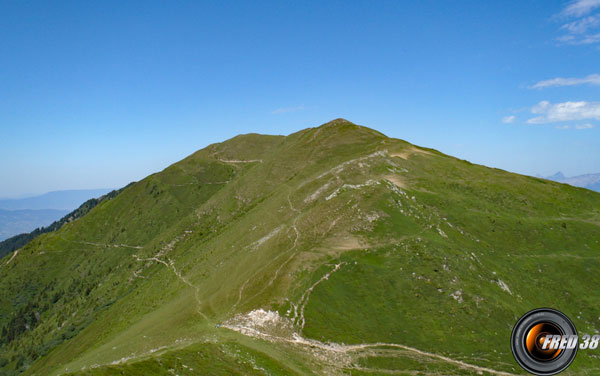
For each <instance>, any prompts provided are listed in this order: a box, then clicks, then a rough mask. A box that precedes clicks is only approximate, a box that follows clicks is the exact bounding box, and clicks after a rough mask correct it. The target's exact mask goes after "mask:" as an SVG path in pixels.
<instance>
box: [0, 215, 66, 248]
mask: <svg viewBox="0 0 600 376" xmlns="http://www.w3.org/2000/svg"><path fill="white" fill-rule="evenodd" d="M67 213H68V211H67V210H56V209H43V210H3V209H0V241H2V240H4V239H8V238H10V237H11V236H13V235H16V234H22V233H24V232H29V231H32V230H34V229H36V228H38V227H42V226H47V225H49V224H51V223H52V222H54V221H55V220H57V219H58V218H61V217H63V216H64V215H65V214H67Z"/></svg>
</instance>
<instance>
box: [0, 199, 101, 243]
mask: <svg viewBox="0 0 600 376" xmlns="http://www.w3.org/2000/svg"><path fill="white" fill-rule="evenodd" d="M109 191H110V189H78V190H65V191H54V192H48V193H45V194H43V195H39V196H33V197H25V198H18V199H0V241H3V240H5V239H8V238H10V237H12V236H14V235H17V234H23V233H28V232H30V231H33V230H35V229H37V228H39V227H45V226H48V225H50V224H51V223H52V222H54V221H57V220H59V219H60V218H62V217H63V216H65V215H66V214H67V213H69V212H71V211H73V210H74V209H76V208H78V207H79V206H80V205H81V204H82V203H84V202H85V201H87V200H89V199H91V198H96V197H100V196H102V195H104V194H106V193H108V192H109Z"/></svg>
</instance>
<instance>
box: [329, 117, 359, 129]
mask: <svg viewBox="0 0 600 376" xmlns="http://www.w3.org/2000/svg"><path fill="white" fill-rule="evenodd" d="M341 124H352V125H356V124H354V123H353V122H351V121H348V120H346V119H342V118H337V119H333V120H331V121H329V122H327V123H325V124H323V125H321V126H322V127H329V126H332V125H341Z"/></svg>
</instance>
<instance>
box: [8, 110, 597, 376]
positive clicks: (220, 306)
mask: <svg viewBox="0 0 600 376" xmlns="http://www.w3.org/2000/svg"><path fill="white" fill-rule="evenodd" d="M599 225H600V195H599V194H597V193H594V192H591V191H588V190H585V189H579V188H575V187H570V186H564V185H561V184H557V183H552V182H549V181H546V180H542V179H536V178H531V177H526V176H520V175H516V174H511V173H507V172H505V171H501V170H497V169H489V168H486V167H483V166H478V165H473V164H471V163H469V162H466V161H461V160H458V159H456V158H452V157H448V156H445V155H443V154H441V153H439V152H437V151H434V150H431V149H424V148H419V147H416V146H414V145H411V144H409V143H407V142H404V141H401V140H396V139H391V138H387V137H386V136H384V135H382V134H381V133H379V132H376V131H374V130H371V129H369V128H365V127H361V126H357V125H355V124H352V123H350V122H347V121H345V120H343V119H337V120H334V121H332V122H330V123H327V124H324V125H322V126H320V127H317V128H308V129H305V130H302V131H300V132H297V133H294V134H291V135H289V136H285V137H284V136H261V135H256V134H249V135H243V136H237V137H235V138H233V139H231V140H228V141H226V142H223V143H219V144H213V145H210V146H208V147H207V148H205V149H203V150H201V151H198V152H196V153H194V154H192V155H191V156H189V157H187V158H185V159H184V160H182V161H180V162H178V163H176V164H174V165H172V166H170V167H168V168H167V169H165V170H163V171H161V172H160V173H157V174H153V175H151V176H149V177H147V178H146V179H144V180H142V181H140V182H138V183H136V184H134V185H132V186H130V187H129V188H127V189H125V190H124V191H123V192H122V193H121V194H119V195H118V196H117V197H115V198H114V199H112V200H110V201H107V202H103V203H101V204H100V205H98V206H97V207H96V208H94V209H93V210H91V211H90V212H89V213H88V214H87V215H85V216H84V217H82V218H80V219H78V220H76V221H73V222H71V223H69V224H67V225H65V226H63V227H62V228H61V229H60V230H58V231H56V232H53V233H49V234H45V235H42V236H40V237H38V238H36V239H35V240H34V241H32V242H30V243H29V244H27V245H26V246H25V247H23V248H22V249H20V250H19V252H18V254H17V255H16V256H15V257H5V258H4V259H2V260H0V265H1V266H0V268H2V277H0V285H1V286H2V289H1V290H0V291H2V294H1V295H0V326H2V327H3V328H7V325H8V324H10V323H12V324H11V325H12V326H10V328H13V329H14V328H25V329H24V330H19V333H18V335H17V336H14V338H12V340H11V341H3V343H2V345H1V346H2V347H0V354H1V355H0V357H1V359H3V360H0V366H2V370H3V372H5V373H7V374H11V373H16V372H25V373H26V374H61V373H71V372H74V373H82V374H98V375H103V374H120V373H121V372H126V373H127V374H135V373H136V372H137V373H139V374H144V372H145V371H144V370H146V373H156V374H162V373H164V374H167V372H169V369H172V370H174V371H175V372H177V373H179V374H193V372H194V371H193V370H191V369H192V368H193V369H195V370H196V371H197V370H199V369H203V368H204V367H207V364H208V363H210V364H212V365H214V368H213V369H214V372H215V373H216V372H217V370H219V369H221V367H226V365H227V366H228V367H229V366H231V367H233V368H231V372H232V373H239V374H246V373H249V372H250V371H249V370H253V371H252V372H254V371H256V372H257V373H259V372H262V371H261V369H264V370H267V371H269V372H270V373H272V374H323V373H334V374H335V373H343V372H346V373H352V374H378V373H385V372H388V371H398V370H401V371H405V372H409V373H410V372H429V373H431V372H433V373H435V372H437V373H443V374H477V373H478V372H487V373H492V374H493V373H496V374H502V372H505V373H519V370H518V369H517V366H516V364H515V363H514V361H513V360H512V356H511V355H510V349H509V348H508V343H509V341H508V338H509V336H510V330H511V328H512V325H514V323H515V322H516V319H517V318H518V317H519V316H520V315H521V314H522V313H524V312H525V311H527V310H528V309H530V308H534V307H537V306H548V305H550V306H554V307H556V308H559V309H562V310H564V311H565V312H566V313H567V314H569V315H570V316H571V317H572V318H573V319H574V320H575V324H576V325H577V327H578V329H579V330H580V332H585V331H587V332H589V333H592V332H594V331H595V330H596V328H597V327H598V322H597V318H598V317H600V312H598V311H597V310H596V309H595V308H593V307H594V305H593V303H592V302H594V301H595V300H597V298H598V296H597V293H596V292H594V291H593V289H592V287H593V286H595V284H596V283H598V277H597V276H596V275H595V273H594V270H597V268H596V267H597V263H598V258H597V257H598V256H597V255H598V253H597V251H598V250H599V249H600V245H599V244H598V240H597V239H600V237H599V236H598V235H600V229H599ZM557 291H558V292H559V293H556V292H557ZM21 317H24V318H25V319H24V320H23V319H21ZM19 325H20V326H19ZM3 330H4V329H3ZM4 338H5V337H4V336H3V339H4ZM483 339H484V340H483ZM194 354H195V355H194ZM178 358H181V359H182V360H181V361H179V360H178ZM202 359H204V360H202ZM207 362H208V363H207ZM591 364H592V361H591V358H590V357H589V355H588V354H585V353H584V354H580V355H578V359H577V361H576V362H575V364H574V365H573V367H572V369H573V372H582V370H585V369H587V368H589V367H591ZM222 369H226V368H222Z"/></svg>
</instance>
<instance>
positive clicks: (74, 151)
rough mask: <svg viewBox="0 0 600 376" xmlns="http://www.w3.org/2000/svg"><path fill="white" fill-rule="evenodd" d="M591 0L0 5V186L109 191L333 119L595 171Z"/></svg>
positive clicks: (599, 10)
mask: <svg viewBox="0 0 600 376" xmlns="http://www.w3.org/2000/svg"><path fill="white" fill-rule="evenodd" d="M599 74H600V0H579V1H545V0H544V1H541V0H540V1H514V2H506V1H419V2H408V1H406V2H400V1H364V2H361V1H352V2H350V1H339V2H337V1H314V2H313V1H303V2H292V1H274V2H261V1H259V2H225V1H224V2H220V1H219V2H216V1H206V2H201V1H180V2H166V1H161V2H152V1H144V2H141V1H140V2H134V1H129V2H119V1H114V2H110V1H100V2H82V1H73V2H66V1H56V2H42V1H40V2H32V1H3V2H1V3H0V160H1V161H2V162H1V164H0V182H1V183H0V197H10V196H17V195H22V194H26V193H40V192H45V191H50V190H59V189H78V188H100V187H120V186H123V185H125V184H126V183H128V182H129V181H132V180H138V179H141V178H143V177H144V176H146V175H148V174H150V173H152V172H156V171H160V170H162V169H163V168H165V167H166V166H168V165H169V164H171V163H174V162H176V161H177V160H179V159H181V158H183V157H185V156H186V155H188V154H190V153H192V152H194V151H195V150H198V149H200V148H202V147H204V146H206V145H208V144H210V143H213V142H218V141H223V140H225V139H227V138H230V137H233V136H235V135H237V134H240V133H249V132H258V133H268V134H289V133H292V132H295V131H297V130H300V129H303V128H307V127H309V126H316V125H319V124H321V123H324V122H327V121H328V120H331V119H334V118H338V117H343V118H346V119H348V120H351V121H353V122H355V123H358V124H362V125H366V126H369V127H371V128H375V129H377V130H379V131H381V132H383V133H385V134H387V135H388V136H391V137H397V138H402V139H405V140H407V141H410V142H412V143H415V144H417V145H422V146H427V147H433V148H435V149H438V150H440V151H442V152H445V153H447V154H451V155H454V156H457V157H460V158H464V159H467V160H470V161H472V162H475V163H480V164H485V165H488V166H492V167H498V168H502V169H506V170H509V171H514V172H518V173H524V174H531V175H534V174H538V173H539V174H543V175H549V174H552V173H554V172H556V171H558V170H560V171H562V172H564V173H565V175H567V176H570V175H577V174H583V173H588V172H600V76H598V75H599Z"/></svg>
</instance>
